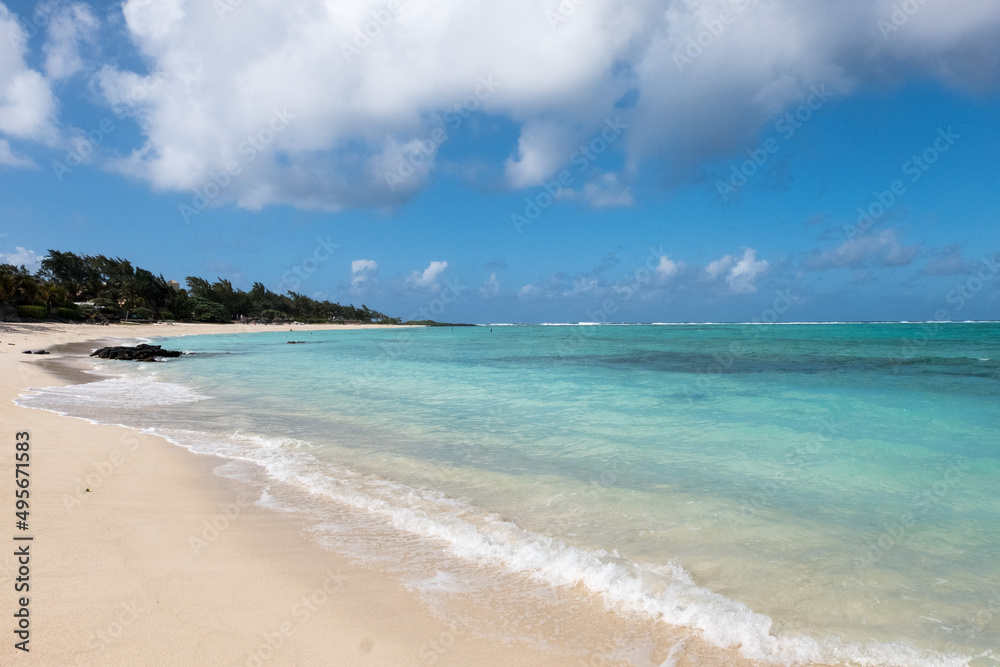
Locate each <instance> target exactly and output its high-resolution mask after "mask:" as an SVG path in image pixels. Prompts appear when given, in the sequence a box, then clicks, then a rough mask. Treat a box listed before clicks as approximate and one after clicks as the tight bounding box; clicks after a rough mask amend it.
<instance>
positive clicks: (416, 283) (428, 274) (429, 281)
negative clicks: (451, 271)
mask: <svg viewBox="0 0 1000 667" xmlns="http://www.w3.org/2000/svg"><path fill="white" fill-rule="evenodd" d="M447 268H448V262H437V261H434V262H431V263H430V264H429V265H428V266H427V268H426V269H424V270H423V271H414V272H413V273H411V274H410V277H409V278H407V279H406V284H407V285H409V286H410V287H414V288H417V289H429V290H432V291H437V290H438V289H440V288H441V285H440V284H438V282H437V279H438V276H440V275H441V274H442V273H443V272H444V270H445V269H447Z"/></svg>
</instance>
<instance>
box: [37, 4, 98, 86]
mask: <svg viewBox="0 0 1000 667" xmlns="http://www.w3.org/2000/svg"><path fill="white" fill-rule="evenodd" d="M98 27H99V25H98V22H97V19H96V18H94V15H93V14H92V13H91V11H90V7H88V6H87V5H85V4H82V3H77V4H74V5H69V6H62V7H56V8H55V11H54V12H53V13H52V15H51V16H50V17H49V19H48V39H47V40H46V42H45V46H43V47H42V50H43V51H44V52H45V73H46V74H47V75H48V76H49V78H51V79H63V78H66V77H68V76H71V75H73V74H76V73H77V72H79V71H80V70H82V69H83V68H84V63H83V58H82V57H81V56H80V43H81V42H89V41H92V40H93V38H94V36H95V35H96V33H97V29H98Z"/></svg>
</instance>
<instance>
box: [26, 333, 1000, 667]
mask: <svg viewBox="0 0 1000 667" xmlns="http://www.w3.org/2000/svg"><path fill="white" fill-rule="evenodd" d="M233 332H234V333H233V334H232V335H213V336H189V337H183V338H174V339H171V338H165V339H157V340H156V342H157V343H159V344H162V345H163V346H164V347H167V348H170V349H182V350H184V351H185V352H189V353H190V354H186V355H184V356H183V357H181V358H178V359H171V360H169V361H167V362H166V363H156V364H148V363H144V364H126V363H122V362H108V361H97V362H96V364H95V367H96V370H97V372H98V373H100V374H101V375H100V377H102V378H104V379H100V380H99V381H95V382H91V383H87V384H81V385H74V386H70V387H65V388H41V389H39V390H37V391H36V393H34V394H33V395H28V396H25V397H22V398H21V399H19V403H20V404H21V405H25V406H28V407H35V408H42V409H47V410H54V411H58V412H61V413H64V414H70V415H73V416H78V417H83V418H86V419H90V420H92V421H97V422H102V423H116V424H123V425H125V426H129V427H133V428H139V429H144V430H146V431H148V432H152V433H157V434H160V435H163V436H164V437H166V438H168V439H169V440H171V441H173V442H175V443H177V444H180V445H183V446H186V447H189V448H191V449H192V450H193V451H197V452H204V453H215V454H219V455H221V456H223V457H225V458H226V459H228V460H229V461H231V463H229V464H226V465H224V466H222V467H221V468H220V469H219V471H218V472H219V474H222V475H225V476H230V477H233V478H236V479H241V480H243V481H244V482H246V483H252V484H256V485H258V487H259V488H260V489H262V491H261V499H260V501H259V503H260V504H263V505H267V506H269V507H272V508H274V509H275V510H276V511H285V512H291V513H296V515H297V516H302V517H307V518H309V519H310V520H311V522H312V523H311V526H312V527H311V528H310V533H311V536H312V538H313V539H315V540H316V541H317V542H319V543H320V544H322V545H323V546H324V547H326V548H329V549H331V550H333V551H338V552H340V553H343V554H346V555H348V556H350V557H351V558H354V559H357V560H359V561H363V562H366V563H369V564H370V565H371V566H372V567H380V568H384V569H386V570H387V571H389V572H391V573H393V574H394V576H398V577H399V578H400V580H401V581H402V582H403V583H404V585H406V586H407V587H408V588H410V589H411V590H413V591H415V592H416V593H417V594H419V595H420V596H421V597H422V599H424V600H425V602H426V604H427V605H428V606H429V607H431V608H432V609H433V610H434V612H435V613H437V614H441V615H442V616H444V617H447V618H450V619H452V620H453V621H455V622H456V623H458V624H460V625H463V626H464V627H468V628H469V629H472V630H474V631H479V632H485V633H493V634H500V635H503V636H506V637H507V638H509V639H527V640H530V641H537V642H550V643H553V642H554V643H559V642H567V641H575V640H573V638H572V636H571V634H570V632H571V631H570V630H568V629H567V627H569V626H568V625H567V624H563V626H560V625H559V621H560V619H561V618H564V617H566V616H567V614H570V613H571V612H573V613H576V612H579V611H580V610H582V609H590V608H592V607H599V608H601V609H605V610H610V611H608V613H611V614H613V615H615V616H616V618H619V619H620V625H618V626H616V627H617V628H618V632H619V634H618V635H617V637H618V642H617V644H616V645H615V646H613V647H612V648H611V649H608V651H606V653H608V656H609V657H615V658H616V659H628V660H629V661H631V662H632V663H633V664H636V665H645V664H653V662H650V661H651V660H652V658H651V657H650V656H652V655H653V654H654V653H655V651H653V650H652V649H649V650H646V651H645V653H644V652H643V650H639V649H635V647H636V646H640V645H641V644H642V643H643V642H644V641H645V642H647V644H648V643H650V642H654V640H653V639H650V638H649V637H648V635H649V633H650V632H651V631H650V630H649V628H651V627H653V628H655V627H662V628H665V629H666V630H667V631H669V633H672V634H671V636H675V637H676V636H683V633H684V632H689V633H690V632H697V633H698V634H699V635H700V636H701V637H703V638H704V639H705V640H706V641H707V642H708V643H709V644H711V645H714V646H718V647H722V648H726V649H728V650H731V651H735V652H738V653H739V654H741V655H742V656H743V657H745V658H750V659H753V660H758V661H761V662H764V663H771V664H800V663H808V662H819V663H830V664H833V663H837V664H859V665H872V666H881V665H885V666H889V665H901V666H902V665H907V666H909V665H963V664H971V665H991V664H1000V651H998V650H997V647H998V646H1000V431H998V427H1000V325H998V324H994V323H938V324H935V323H926V324H922V323H898V324H882V323H871V324H774V325H742V324H715V325H697V324H691V325H593V326H510V325H504V326H501V325H493V326H478V327H456V328H454V329H449V328H414V329H368V330H353V331H351V330H348V331H310V332H301V331H299V332H294V333H293V332H289V331H282V330H280V329H277V328H276V330H275V331H273V332H267V333H255V334H241V333H239V327H238V326H236V325H234V327H233ZM289 340H295V341H302V343H301V344H297V345H289V344H288V341H289ZM498 605H499V606H500V607H503V606H504V605H508V606H509V605H520V606H519V607H518V609H519V611H517V613H514V612H511V613H504V614H502V615H503V616H504V617H506V618H510V619H517V620H510V621H509V623H507V622H505V623H504V624H500V625H497V623H496V621H495V618H496V615H495V614H494V615H493V616H492V618H493V619H494V620H493V621H492V624H491V622H490V621H489V620H488V619H489V618H491V617H490V616H489V615H488V614H487V611H489V610H491V609H492V610H493V611H496V610H497V609H498ZM574 610H575V612H574ZM507 611H510V610H507ZM560 627H562V629H560ZM580 627H583V626H578V627H576V629H574V630H572V632H577V633H582V632H584V630H582V629H580ZM580 641H581V645H583V644H585V643H586V642H585V641H584V640H583V639H581V640H580ZM633 649H635V650H633ZM623 656H624V658H623ZM644 661H645V662H644ZM587 664H590V663H587ZM656 664H659V662H656Z"/></svg>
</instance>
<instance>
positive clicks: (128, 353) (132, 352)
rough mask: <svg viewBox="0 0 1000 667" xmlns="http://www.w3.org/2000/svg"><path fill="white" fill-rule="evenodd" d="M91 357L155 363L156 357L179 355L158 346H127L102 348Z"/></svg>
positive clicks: (179, 354) (92, 353)
mask: <svg viewBox="0 0 1000 667" xmlns="http://www.w3.org/2000/svg"><path fill="white" fill-rule="evenodd" d="M90 356H92V357H98V358H100V359H120V360H122V361H157V357H179V356H181V353H180V352H178V351H177V350H164V349H163V348H162V347H160V346H159V345H146V344H145V343H143V344H141V345H136V346H134V347H130V346H127V345H123V346H119V347H102V348H101V349H99V350H94V351H93V352H91V353H90Z"/></svg>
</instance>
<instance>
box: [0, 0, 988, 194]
mask: <svg viewBox="0 0 1000 667" xmlns="http://www.w3.org/2000/svg"><path fill="white" fill-rule="evenodd" d="M893 2H894V0H843V1H842V2H822V1H820V0H752V1H747V2H743V3H734V2H732V0H676V1H675V2H670V3H664V2H662V1H654V0H588V2H586V3H583V4H579V5H577V6H576V9H575V11H574V13H573V14H572V16H570V17H568V18H567V20H565V21H562V22H560V23H559V25H558V26H556V27H555V29H553V26H551V25H550V23H549V21H548V20H546V18H545V13H544V12H543V11H540V7H539V4H538V2H537V0H508V1H507V2H502V3H482V2H473V0H451V1H449V2H436V3H430V2H424V3H411V2H402V3H399V5H398V11H395V12H392V11H389V10H388V9H387V7H388V5H387V4H386V3H385V0H355V1H354V2H350V3H347V2H337V3H335V2H325V3H321V2H315V0H283V1H282V2H270V1H268V2H255V3H242V4H238V6H236V7H230V8H231V9H232V11H227V12H224V13H220V12H219V9H218V7H219V5H220V3H213V2H185V1H184V0H127V2H125V3H124V5H123V6H122V12H123V14H122V15H123V17H124V26H125V30H126V31H127V36H128V38H129V39H130V40H131V41H132V43H133V44H135V46H136V48H137V49H138V51H139V54H140V57H141V60H142V61H143V68H142V72H150V73H151V74H149V75H148V76H147V75H143V74H140V73H138V72H132V71H127V70H122V69H120V66H112V65H111V64H110V63H105V67H104V68H103V69H102V70H101V71H100V73H99V75H98V76H97V77H96V79H95V83H96V86H95V87H96V89H97V90H98V91H99V92H100V93H101V94H103V95H104V96H105V99H106V101H107V102H108V103H109V104H111V105H115V106H120V105H122V104H125V105H127V106H128V108H129V110H130V111H132V112H133V113H135V114H136V116H137V121H138V127H139V130H140V132H141V133H142V141H141V145H138V146H137V147H135V150H134V151H132V152H131V153H130V154H129V155H128V156H127V158H126V159H123V160H121V161H120V162H118V163H117V167H118V169H119V170H121V171H122V172H125V173H128V174H130V175H133V176H135V177H137V178H140V179H143V180H145V181H147V182H149V183H150V184H151V185H152V186H153V187H154V188H156V189H161V190H174V191H184V192H193V191H196V190H198V189H199V188H201V187H203V186H204V185H205V184H206V183H207V182H208V179H210V178H211V176H212V175H213V174H217V173H219V172H221V171H223V170H224V169H225V167H226V165H227V163H231V162H233V161H235V162H236V163H237V164H238V165H239V167H240V174H239V175H238V176H237V177H234V178H233V179H232V181H231V183H230V184H229V185H228V186H227V187H225V188H223V191H222V192H221V193H220V194H219V195H218V196H217V197H216V198H215V199H213V203H216V204H218V203H226V202H235V203H236V204H237V205H239V206H243V207H246V208H250V209H256V208H260V207H262V206H267V205H270V204H291V205H294V206H298V207H303V208H315V209H326V210H336V209H339V208H343V207H363V206H374V207H387V206H393V205H396V204H398V203H400V202H403V201H405V200H406V199H408V198H409V197H412V196H413V195H414V194H415V193H416V192H417V191H419V190H420V189H421V188H422V187H424V186H425V185H426V184H427V182H428V181H429V180H430V179H431V178H432V176H433V174H434V173H435V170H436V169H437V167H438V161H439V159H440V158H439V156H438V151H437V145H436V144H435V142H434V141H432V140H431V137H432V136H433V132H434V129H435V128H438V127H440V116H441V114H444V113H447V112H448V110H450V109H452V108H454V107H455V106H456V105H462V104H464V103H466V102H467V101H469V100H471V107H468V108H471V109H475V110H476V111H480V112H483V113H485V114H487V115H489V116H492V117H496V118H499V119H501V120H502V121H504V122H505V123H509V124H512V125H513V126H516V127H518V128H519V133H520V136H519V138H518V139H517V143H516V145H511V146H508V147H507V148H506V150H505V151H504V155H508V156H509V158H507V159H503V158H501V159H500V160H499V161H497V163H494V164H491V165H488V167H487V168H484V169H482V170H478V169H477V170H476V173H482V174H484V175H483V176H481V177H479V178H492V177H493V176H495V174H496V171H498V170H500V169H502V170H503V171H504V176H505V178H506V181H507V184H508V185H509V186H510V187H514V188H523V187H534V186H537V185H539V184H543V183H545V182H548V181H549V180H550V179H551V178H552V177H553V174H555V173H556V172H557V171H558V170H559V169H562V168H568V169H571V170H573V173H574V174H575V175H580V174H583V173H584V172H586V171H587V170H588V169H590V170H593V169H596V166H595V164H594V161H593V160H591V159H590V158H589V157H586V156H584V155H583V154H581V153H578V152H577V151H578V149H579V148H580V147H581V146H593V145H595V144H592V143H591V142H593V141H600V142H601V143H599V144H596V145H600V146H601V147H602V148H601V150H602V151H604V150H607V151H609V152H620V153H624V158H625V166H624V171H623V172H622V173H634V171H633V170H634V169H635V168H636V167H637V166H638V165H639V164H640V163H641V162H643V161H651V162H655V163H656V164H657V165H662V166H663V167H664V168H666V169H669V170H678V171H682V172H683V171H685V170H687V169H688V168H689V167H690V166H691V165H692V164H696V163H698V162H699V161H702V160H705V159H706V158H712V157H717V156H719V155H722V154H728V153H734V152H740V151H742V150H743V149H744V148H745V145H748V144H751V143H752V142H753V141H754V139H755V138H756V137H757V136H758V135H759V132H760V129H761V127H762V126H763V125H765V124H767V123H770V122H772V121H773V120H774V119H775V118H776V116H778V115H780V114H782V113H785V112H786V111H787V110H789V109H790V108H793V107H795V106H797V105H799V104H801V103H803V102H804V101H805V100H806V99H808V98H809V96H810V95H812V94H813V90H815V89H816V88H817V87H822V86H825V88H824V90H828V91H829V94H830V95H845V94H849V93H850V92H851V91H853V90H855V89H858V88H862V87H872V86H878V85H883V84H886V83H890V84H895V83H896V82H897V81H899V80H905V79H906V78H911V77H917V78H926V77H935V78H936V79H938V80H940V81H944V82H946V83H947V84H949V85H954V86H957V87H962V88H983V87H986V86H995V85H996V82H997V81H998V80H1000V76H998V73H1000V3H996V2H990V1H987V0H966V1H965V2H962V3H926V4H923V5H921V6H920V9H919V11H918V12H917V13H916V14H915V15H914V16H913V17H911V18H910V19H909V20H908V21H907V22H906V23H905V25H902V26H901V27H900V29H899V30H898V31H895V32H893V33H891V34H888V35H886V36H883V35H882V33H881V32H880V30H879V28H878V20H879V19H880V18H883V17H889V16H890V15H891V13H892V10H893ZM552 5H553V7H554V5H555V3H552ZM224 6H226V7H229V5H224ZM393 6H394V7H395V6H397V5H393ZM734 6H740V7H745V9H741V11H738V12H736V16H735V18H734V20H732V21H730V22H729V23H728V24H726V25H725V26H724V27H723V32H722V33H721V34H719V35H717V36H713V35H711V34H710V35H709V39H708V40H707V41H706V40H705V39H704V38H703V37H702V36H703V34H704V31H705V29H706V28H705V26H706V23H712V22H714V21H717V20H718V19H719V17H720V16H722V14H723V12H725V11H732V10H733V9H734ZM62 11H63V13H62V14H59V15H57V18H56V19H54V20H53V23H52V25H51V27H50V29H49V39H48V42H47V43H46V44H45V46H44V47H43V50H44V51H45V60H44V62H45V71H46V72H48V73H49V75H50V76H51V77H53V78H61V77H67V76H69V75H71V74H72V73H74V72H78V71H80V69H81V68H84V69H85V63H84V62H83V59H82V58H81V56H80V48H79V47H80V45H81V44H83V43H85V42H86V41H87V40H88V39H89V37H90V36H91V35H92V34H93V32H94V30H95V29H96V28H95V23H96V22H95V21H94V20H93V15H92V14H91V13H90V12H89V10H87V9H86V6H85V5H83V4H74V5H65V6H64V9H63V10H62ZM379 12H381V13H382V14H381V15H382V17H383V23H384V25H383V26H381V27H380V28H379V29H378V32H377V34H373V35H372V36H371V37H365V38H364V39H365V42H361V41H356V40H357V39H358V35H359V34H361V35H363V33H362V32H361V31H362V30H364V29H365V27H366V25H374V24H372V23H371V21H372V15H373V13H379ZM387 14H388V16H386V15H387ZM59 17H64V18H59ZM0 34H11V35H13V36H14V39H8V40H0V41H2V45H0V133H2V134H3V135H5V136H6V137H7V138H17V139H27V140H30V141H43V142H48V143H50V144H51V143H54V142H55V140H56V138H57V137H58V132H57V131H56V125H55V117H56V110H57V108H56V102H55V99H54V98H53V96H52V92H51V89H50V85H49V80H48V79H46V78H45V77H43V76H42V75H41V74H40V73H38V72H36V71H34V70H32V69H30V68H29V67H28V66H27V65H26V64H25V56H24V49H25V43H26V41H25V36H24V34H23V32H22V30H21V28H20V27H19V26H18V25H17V23H16V21H15V20H14V18H13V16H12V14H11V13H10V12H9V11H8V10H7V9H6V8H4V6H3V5H0ZM698 39H701V41H702V42H704V44H703V45H702V46H701V47H700V51H699V52H698V53H697V54H696V55H695V56H694V57H693V58H691V59H690V60H691V62H690V63H680V64H679V61H678V58H677V55H678V54H683V53H685V50H686V49H687V48H688V47H689V46H690V44H692V43H696V42H695V41H693V40H698ZM511 44H516V45H517V48H511V47H510V45H511ZM137 87H138V88H139V89H141V90H142V91H143V95H142V96H141V98H136V96H134V95H132V92H134V91H135V90H136V89H137ZM626 95H629V96H630V99H631V100H632V102H630V103H629V104H626V105H624V107H623V105H617V106H616V103H617V102H618V101H619V100H621V99H622V98H623V97H624V96H626ZM275 110H279V111H281V112H284V110H287V114H288V116H289V118H290V120H289V122H288V124H287V126H286V127H283V128H282V130H281V131H280V132H273V133H271V136H270V137H269V138H268V139H267V141H259V143H261V144H264V145H263V147H262V148H260V149H255V150H254V151H253V152H252V153H251V152H250V151H249V150H248V148H247V143H246V142H247V140H248V137H249V138H258V140H259V137H261V136H262V135H265V134H267V133H268V125H269V123H270V122H271V120H272V117H273V115H274V113H275ZM619 115H620V116H621V118H622V122H623V123H624V124H625V125H627V126H628V127H627V129H625V130H624V134H623V135H622V136H621V138H617V137H616V138H615V139H614V140H613V141H604V140H602V139H601V133H602V131H603V130H604V129H605V122H606V121H607V120H608V119H612V118H614V117H616V116H619ZM501 125H502V124H500V123H498V126H501ZM445 127H446V128H447V129H449V130H450V129H452V128H450V127H448V126H447V125H445ZM463 132H464V130H463ZM498 136H499V135H498ZM0 138H3V137H0ZM428 142H430V143H428ZM483 145H490V143H489V142H483ZM428 146H429V148H427V147H428ZM251 154H252V155H253V157H252V159H251V158H249V157H248V156H249V155H251ZM482 159H483V155H475V156H470V158H469V160H470V163H475V164H479V162H481V161H482ZM578 161H579V163H578ZM454 169H455V170H456V172H460V171H461V170H462V165H456V166H454ZM394 174H397V175H399V174H403V177H402V178H401V179H399V180H396V179H394V178H392V176H393V175H394ZM577 177H578V178H579V176H577ZM581 182H582V181H581ZM580 195H581V196H582V197H584V198H585V200H586V201H588V202H589V203H590V205H591V206H595V207H602V206H626V205H629V204H630V203H631V201H632V194H631V192H630V191H629V189H628V188H627V187H625V186H623V185H622V184H621V183H620V182H618V180H617V177H616V176H613V175H607V174H605V175H602V176H599V178H598V179H597V180H594V181H591V182H588V183H587V184H586V185H584V186H583V188H582V190H581V192H580Z"/></svg>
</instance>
